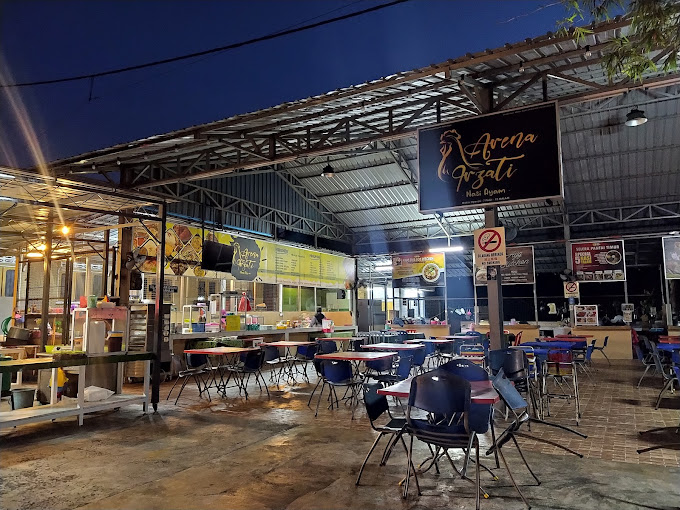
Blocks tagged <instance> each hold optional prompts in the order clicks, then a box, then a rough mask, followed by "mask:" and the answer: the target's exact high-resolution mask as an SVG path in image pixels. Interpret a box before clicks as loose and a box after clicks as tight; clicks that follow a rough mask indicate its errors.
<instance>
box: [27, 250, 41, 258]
mask: <svg viewBox="0 0 680 510" xmlns="http://www.w3.org/2000/svg"><path fill="white" fill-rule="evenodd" d="M26 256H27V257H30V258H32V259H39V258H42V256H43V254H42V253H40V252H39V251H29V252H28V253H27V254H26Z"/></svg>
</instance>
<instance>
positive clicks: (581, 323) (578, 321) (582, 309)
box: [574, 305, 600, 327]
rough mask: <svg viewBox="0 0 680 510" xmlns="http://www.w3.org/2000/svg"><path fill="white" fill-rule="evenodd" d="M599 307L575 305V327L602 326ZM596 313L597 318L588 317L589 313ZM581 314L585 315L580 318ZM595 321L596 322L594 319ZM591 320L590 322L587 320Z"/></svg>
mask: <svg viewBox="0 0 680 510" xmlns="http://www.w3.org/2000/svg"><path fill="white" fill-rule="evenodd" d="M597 308H598V307H597V305H574V326H575V327H596V326H599V325H600V318H599V316H598V315H599V312H598V309H597ZM593 312H595V316H594V317H593V316H588V314H589V313H593ZM579 313H584V314H585V315H583V316H582V317H579ZM593 318H594V319H595V320H594V321H593V320H592V319H593ZM586 319H590V320H586Z"/></svg>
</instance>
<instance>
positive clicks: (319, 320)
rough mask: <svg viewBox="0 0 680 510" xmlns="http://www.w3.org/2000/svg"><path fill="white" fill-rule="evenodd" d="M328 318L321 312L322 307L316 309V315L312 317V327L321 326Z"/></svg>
mask: <svg viewBox="0 0 680 510" xmlns="http://www.w3.org/2000/svg"><path fill="white" fill-rule="evenodd" d="M325 318H326V316H325V315H324V314H323V313H322V312H321V307H319V308H317V309H316V315H314V317H313V318H312V322H311V323H310V325H309V326H310V327H312V328H314V327H319V328H320V327H321V325H322V324H323V320H324V319H325Z"/></svg>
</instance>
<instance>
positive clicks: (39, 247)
mask: <svg viewBox="0 0 680 510" xmlns="http://www.w3.org/2000/svg"><path fill="white" fill-rule="evenodd" d="M37 248H38V250H39V251H45V250H46V249H47V245H46V244H45V243H42V244H40V245H38V246H37Z"/></svg>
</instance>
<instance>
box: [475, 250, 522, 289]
mask: <svg viewBox="0 0 680 510" xmlns="http://www.w3.org/2000/svg"><path fill="white" fill-rule="evenodd" d="M506 260H507V261H506V263H505V265H504V266H501V285H515V284H518V283H534V248H533V246H511V247H509V248H507V251H506ZM475 285H486V268H482V267H477V264H475Z"/></svg>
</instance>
